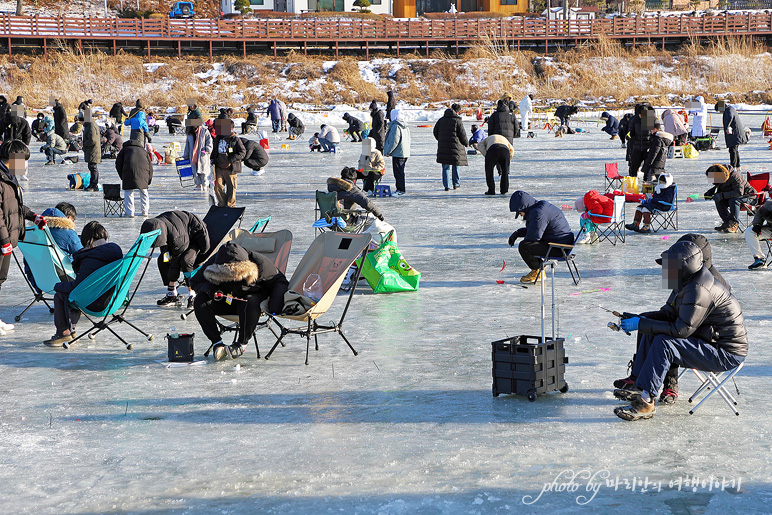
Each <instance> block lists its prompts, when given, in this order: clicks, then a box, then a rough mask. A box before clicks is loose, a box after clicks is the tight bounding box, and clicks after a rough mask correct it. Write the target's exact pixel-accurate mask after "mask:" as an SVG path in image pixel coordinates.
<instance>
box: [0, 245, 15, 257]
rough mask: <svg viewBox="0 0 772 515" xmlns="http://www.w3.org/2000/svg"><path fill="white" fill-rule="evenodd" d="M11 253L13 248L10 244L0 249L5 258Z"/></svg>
mask: <svg viewBox="0 0 772 515" xmlns="http://www.w3.org/2000/svg"><path fill="white" fill-rule="evenodd" d="M11 252H13V247H12V246H11V244H10V243H6V244H5V245H3V246H2V247H0V253H2V254H3V255H4V256H7V255H8V254H10V253H11Z"/></svg>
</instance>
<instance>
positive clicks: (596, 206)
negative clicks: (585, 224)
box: [584, 190, 614, 224]
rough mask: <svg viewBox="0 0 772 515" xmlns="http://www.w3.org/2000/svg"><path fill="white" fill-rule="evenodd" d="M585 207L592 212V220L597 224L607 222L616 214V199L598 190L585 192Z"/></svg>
mask: <svg viewBox="0 0 772 515" xmlns="http://www.w3.org/2000/svg"><path fill="white" fill-rule="evenodd" d="M584 207H585V208H586V209H587V211H589V212H590V220H592V221H593V222H594V223H596V224H607V223H609V222H610V221H611V217H612V216H614V201H613V200H611V199H610V198H608V197H607V196H605V195H601V194H600V193H598V192H597V191H596V190H590V191H588V192H587V193H585V194H584ZM597 215H603V216H597Z"/></svg>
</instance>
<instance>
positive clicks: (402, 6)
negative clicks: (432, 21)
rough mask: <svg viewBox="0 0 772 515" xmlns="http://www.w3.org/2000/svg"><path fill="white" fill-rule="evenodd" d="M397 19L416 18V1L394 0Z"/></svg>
mask: <svg viewBox="0 0 772 515" xmlns="http://www.w3.org/2000/svg"><path fill="white" fill-rule="evenodd" d="M393 2H394V17H395V18H415V17H416V7H415V0H393Z"/></svg>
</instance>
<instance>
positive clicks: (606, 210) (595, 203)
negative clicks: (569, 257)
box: [574, 190, 614, 243]
mask: <svg viewBox="0 0 772 515" xmlns="http://www.w3.org/2000/svg"><path fill="white" fill-rule="evenodd" d="M574 208H576V210H577V211H579V213H581V214H580V216H579V225H580V226H581V228H582V231H583V232H584V234H585V237H584V238H583V239H582V240H581V241H579V242H578V243H595V242H597V241H598V234H597V229H598V226H597V225H595V224H605V223H608V222H609V221H610V220H611V217H612V216H613V215H614V201H613V200H612V199H611V198H610V197H608V196H606V195H601V194H600V193H598V192H597V191H596V190H590V191H588V192H587V193H585V194H584V196H583V197H579V198H578V199H576V202H574Z"/></svg>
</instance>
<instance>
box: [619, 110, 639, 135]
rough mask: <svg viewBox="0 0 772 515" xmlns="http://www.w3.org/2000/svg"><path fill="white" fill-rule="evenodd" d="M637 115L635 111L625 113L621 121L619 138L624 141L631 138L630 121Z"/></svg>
mask: <svg viewBox="0 0 772 515" xmlns="http://www.w3.org/2000/svg"><path fill="white" fill-rule="evenodd" d="M634 116H635V115H634V114H633V113H625V115H624V116H623V117H622V119H621V120H620V121H619V138H620V139H621V140H622V141H626V140H627V139H629V134H630V122H631V121H632V119H633V117H634Z"/></svg>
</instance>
